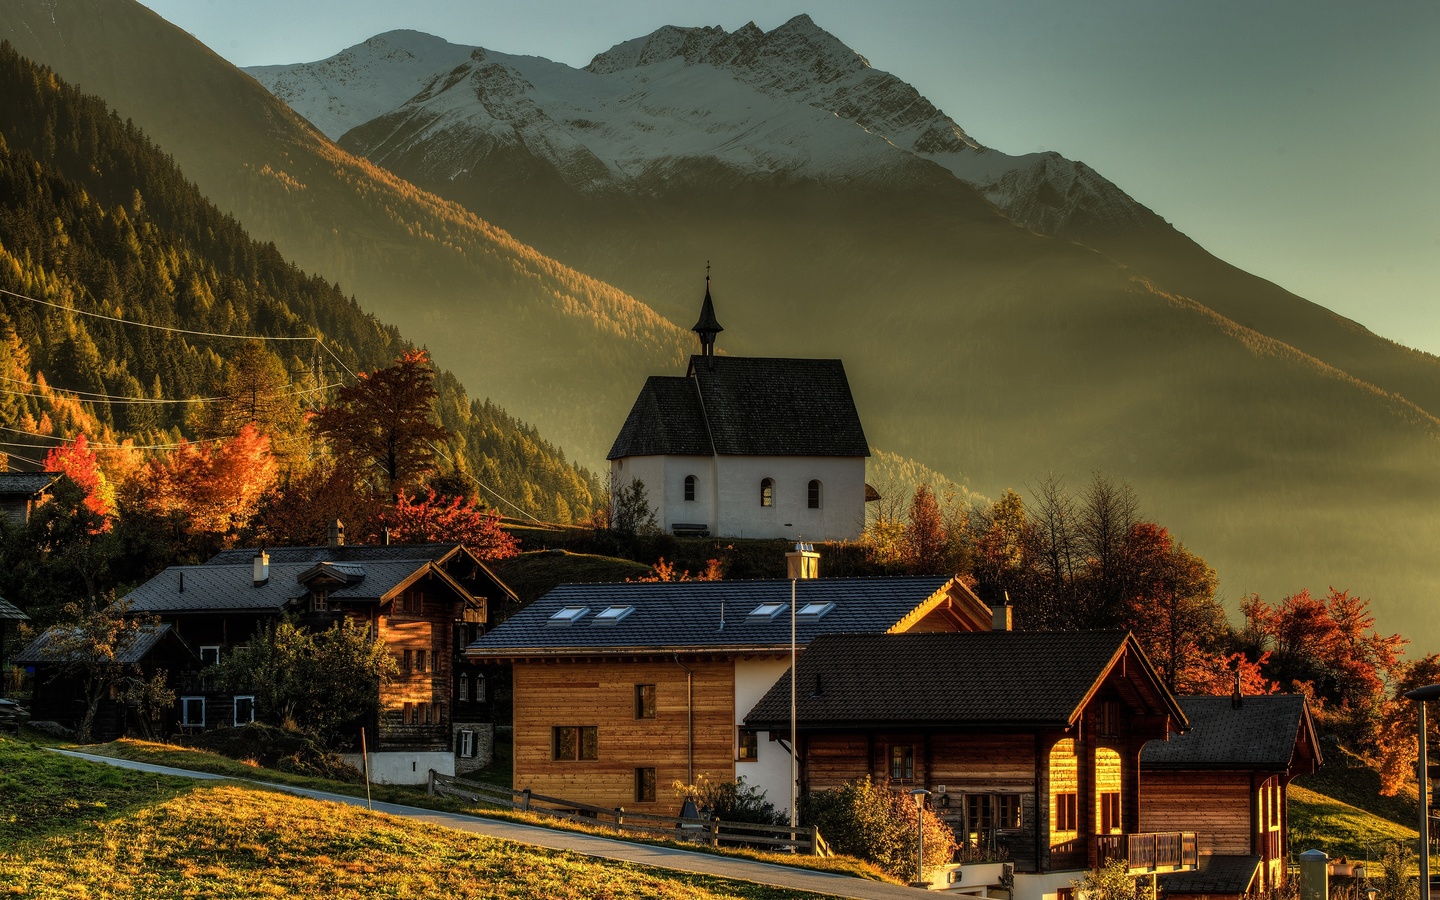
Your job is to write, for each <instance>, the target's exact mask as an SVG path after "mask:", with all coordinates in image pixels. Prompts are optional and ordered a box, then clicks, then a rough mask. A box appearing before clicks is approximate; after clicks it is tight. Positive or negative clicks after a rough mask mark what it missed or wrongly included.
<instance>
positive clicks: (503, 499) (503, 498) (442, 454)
mask: <svg viewBox="0 0 1440 900" xmlns="http://www.w3.org/2000/svg"><path fill="white" fill-rule="evenodd" d="M425 443H427V444H429V445H430V449H431V450H434V451H435V452H436V453H438V454H440V457H441V459H444V460H445V461H446V462H448V463H449V464H450V465H451V467H453V468H454V469H455V471H457V472H459V473H461V474H462V475H464V476H465V477H466V478H468V479H470V480H471V481H473V482H475V484H477V485H478V486H480V487H482V488H484V489H485V490H487V491H489V492H490V493H492V494H494V495H495V496H496V497H498V498H500V502H501V503H504V504H505V505H506V506H508V507H510V508H511V509H513V510H515V511H516V512H518V513H519V514H520V515H522V516H524V517H525V518H527V519H529V520H530V521H532V522H534V523H535V524H537V525H544V524H545V523H544V522H542V521H540V520H539V519H537V518H535V517H534V516H532V515H531V514H530V513H528V512H526V511H525V510H523V509H521V508H520V507H519V506H516V505H515V504H514V503H511V502H510V500H509V499H508V498H506V496H505V495H504V494H502V493H500V492H499V491H497V490H495V489H494V488H492V487H491V486H490V485H488V484H486V483H485V482H483V481H481V480H480V479H479V478H477V477H475V476H474V475H472V474H470V473H469V472H467V471H465V470H464V469H462V468H460V467H459V466H457V465H455V460H453V459H451V458H450V457H449V456H448V455H447V454H446V453H445V451H444V450H441V449H440V448H439V447H437V446H435V443H434V442H433V441H429V440H427V441H426V442H425Z"/></svg>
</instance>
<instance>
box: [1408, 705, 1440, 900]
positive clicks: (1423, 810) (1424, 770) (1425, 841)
mask: <svg viewBox="0 0 1440 900" xmlns="http://www.w3.org/2000/svg"><path fill="white" fill-rule="evenodd" d="M1405 699H1407V700H1414V701H1415V708H1416V709H1417V710H1418V711H1419V714H1420V771H1419V772H1418V773H1416V778H1417V780H1419V782H1420V900H1430V784H1429V779H1430V760H1429V752H1428V749H1427V748H1426V746H1425V703H1426V702H1427V701H1429V700H1440V684H1431V685H1427V686H1425V687H1422V688H1416V689H1415V690H1413V691H1410V692H1409V693H1408V694H1406V695H1405Z"/></svg>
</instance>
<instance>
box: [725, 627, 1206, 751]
mask: <svg viewBox="0 0 1440 900" xmlns="http://www.w3.org/2000/svg"><path fill="white" fill-rule="evenodd" d="M1122 660H1128V661H1130V664H1129V668H1128V671H1129V674H1130V675H1131V676H1132V677H1137V678H1139V679H1140V681H1141V682H1142V683H1144V684H1145V685H1146V692H1145V696H1144V697H1142V698H1141V699H1142V700H1143V702H1144V703H1145V705H1146V707H1147V712H1150V713H1152V714H1169V715H1170V716H1171V717H1172V720H1173V721H1174V722H1176V723H1177V724H1178V725H1180V726H1181V727H1183V726H1184V722H1185V717H1184V716H1183V715H1182V714H1181V712H1180V708H1179V706H1177V705H1176V704H1175V699H1174V697H1173V696H1172V695H1171V694H1170V693H1169V692H1168V691H1166V690H1165V688H1164V686H1163V685H1162V684H1161V683H1160V681H1159V679H1158V678H1156V677H1155V673H1154V670H1153V669H1151V668H1150V664H1149V663H1148V662H1146V661H1145V656H1144V654H1143V653H1142V652H1141V651H1140V648H1139V646H1138V645H1137V644H1136V643H1135V641H1134V639H1133V638H1131V637H1130V636H1129V635H1128V634H1125V633H1123V632H1116V631H1088V632H1086V631H1079V632H1020V631H982V632H972V633H963V632H962V633H945V632H941V633H934V632H930V633H918V634H917V633H911V634H883V635H877V634H868V635H859V634H830V635H825V636H822V637H818V638H816V639H815V640H814V641H813V642H812V643H811V644H810V646H809V648H808V649H807V650H806V651H805V654H804V655H803V656H801V657H800V659H799V661H798V663H797V665H798V667H799V677H798V680H797V682H796V684H797V687H798V690H797V706H798V713H799V727H801V728H803V729H821V728H826V729H828V728H852V727H859V728H863V727H900V726H907V727H908V726H941V727H953V728H981V727H996V726H1000V727H1015V728H1031V727H1045V728H1056V727H1060V728H1063V727H1066V726H1068V725H1070V724H1071V723H1073V722H1074V721H1075V719H1076V717H1077V716H1079V715H1080V713H1081V712H1082V711H1083V709H1084V706H1085V704H1086V703H1087V702H1088V701H1089V699H1090V698H1091V697H1092V696H1093V695H1094V693H1095V692H1096V691H1097V690H1098V689H1099V688H1100V686H1101V684H1102V682H1103V681H1104V679H1105V677H1106V675H1107V674H1108V673H1109V672H1110V671H1111V669H1112V667H1114V666H1115V665H1116V664H1117V663H1120V662H1121V661H1122ZM789 721H790V673H788V672H787V673H786V674H785V675H784V676H782V677H781V678H780V680H779V681H777V682H776V683H775V684H774V685H773V686H771V688H770V690H769V691H767V692H766V694H765V696H764V697H762V698H761V699H760V702H759V703H757V704H755V707H754V708H753V709H752V710H750V714H749V715H748V716H746V717H745V723H746V724H747V725H751V726H754V727H759V728H766V727H770V726H775V727H778V726H779V724H780V723H788V722H789Z"/></svg>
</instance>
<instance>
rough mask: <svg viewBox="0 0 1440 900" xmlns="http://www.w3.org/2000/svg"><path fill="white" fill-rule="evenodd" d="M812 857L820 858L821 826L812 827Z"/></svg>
mask: <svg viewBox="0 0 1440 900" xmlns="http://www.w3.org/2000/svg"><path fill="white" fill-rule="evenodd" d="M810 855H811V856H819V855H820V826H819V825H811V826H810Z"/></svg>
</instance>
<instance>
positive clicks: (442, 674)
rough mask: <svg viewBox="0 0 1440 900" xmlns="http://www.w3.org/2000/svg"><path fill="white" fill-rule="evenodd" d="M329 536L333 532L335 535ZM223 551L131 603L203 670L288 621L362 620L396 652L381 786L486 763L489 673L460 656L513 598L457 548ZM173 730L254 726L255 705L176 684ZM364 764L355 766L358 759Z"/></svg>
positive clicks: (152, 583)
mask: <svg viewBox="0 0 1440 900" xmlns="http://www.w3.org/2000/svg"><path fill="white" fill-rule="evenodd" d="M332 531H336V530H335V529H332ZM339 535H340V532H338V531H337V532H336V534H334V535H333V536H332V543H331V544H330V545H329V546H323V547H281V548H275V549H272V550H269V551H265V550H258V551H257V550H227V551H224V552H222V553H220V554H218V555H216V556H215V557H214V558H212V559H211V560H209V561H208V562H206V563H204V564H203V565H198V566H171V567H170V568H168V569H166V570H165V571H164V572H161V573H160V574H159V575H157V576H155V577H154V578H152V579H150V580H149V581H147V582H145V583H144V584H143V585H141V586H140V587H139V588H137V589H136V590H135V591H134V592H132V593H131V594H130V595H129V596H128V597H127V598H126V599H127V600H128V601H129V602H130V604H131V607H132V609H134V610H135V611H136V612H143V613H153V614H155V615H157V616H159V617H160V619H161V620H162V621H163V622H165V623H167V624H169V625H171V626H173V627H174V629H175V631H176V633H177V634H179V635H180V636H181V637H183V638H184V639H185V641H186V642H187V643H188V644H189V645H190V646H192V647H194V648H195V650H196V652H197V653H198V655H199V659H200V663H201V665H202V666H209V665H213V664H215V663H217V662H219V661H221V660H222V659H224V658H225V656H226V654H228V653H229V652H230V649H231V648H233V647H235V646H236V645H238V644H241V643H243V642H245V641H247V640H249V639H250V637H251V636H252V635H254V634H256V633H257V632H258V631H259V630H260V628H261V627H262V626H264V625H265V624H267V623H271V622H275V621H277V620H278V619H280V618H282V617H284V616H296V617H298V618H299V620H300V622H301V623H302V624H304V625H308V626H310V627H312V628H315V629H324V628H327V627H329V625H330V624H331V623H333V622H336V621H339V620H340V619H342V618H349V619H351V620H354V621H358V622H362V623H364V624H365V625H367V626H368V627H369V628H370V629H371V633H372V634H373V635H374V636H375V637H377V638H379V639H382V640H384V641H385V643H386V645H387V646H388V647H389V648H390V650H391V651H392V652H393V653H394V654H395V657H396V662H397V663H398V665H399V669H400V672H399V675H398V676H397V677H396V678H394V679H393V680H392V681H391V682H390V683H389V684H387V685H385V686H384V687H383V689H381V690H380V696H379V713H378V715H377V716H376V717H375V719H374V720H372V721H370V722H365V723H357V729H356V744H357V746H356V748H355V749H357V750H358V749H359V748H358V744H359V740H358V738H359V726H361V725H363V726H364V728H365V730H366V737H367V745H368V749H369V750H370V751H371V760H370V764H371V770H372V776H373V777H374V778H375V780H377V781H388V782H397V783H411V782H413V783H423V782H424V781H425V780H426V778H427V776H428V771H429V769H432V768H433V769H435V770H436V771H437V772H441V773H444V774H451V775H453V774H456V772H457V771H459V772H462V773H463V772H465V771H468V770H470V769H472V768H479V767H481V766H483V765H484V764H486V762H488V759H489V755H490V747H491V742H492V741H493V728H494V725H493V722H492V720H491V718H490V711H489V706H488V702H487V699H488V698H487V695H486V690H485V682H484V675H483V672H482V670H481V669H480V668H479V667H477V666H475V665H473V664H471V663H469V662H467V661H466V660H465V659H464V658H463V656H461V650H462V649H463V648H464V647H465V645H466V644H468V643H469V642H470V641H473V640H475V639H476V638H478V637H479V636H480V635H482V634H483V633H484V631H485V628H486V625H487V623H488V622H489V621H490V611H491V608H492V605H494V604H499V603H506V602H516V598H515V595H514V593H513V592H511V591H510V589H509V588H508V587H506V586H505V584H504V583H502V582H501V581H500V580H499V579H498V578H497V577H496V576H495V575H494V574H493V573H492V572H491V571H490V570H489V569H488V568H487V567H486V566H485V564H484V563H483V562H481V561H480V560H479V559H477V558H476V557H475V556H474V555H472V554H471V553H470V552H469V551H468V550H466V549H465V548H464V547H463V546H461V545H459V544H408V545H394V546H389V545H386V546H346V545H345V544H344V543H343V539H341V538H340V536H339ZM176 688H177V693H178V694H179V702H178V709H177V721H176V725H177V727H179V728H180V729H182V730H200V729H206V728H214V727H218V726H226V725H239V724H244V723H245V722H248V721H251V720H252V719H253V716H254V702H253V698H252V697H249V696H248V695H245V694H244V693H243V692H242V693H230V692H224V691H220V690H219V689H218V687H217V686H216V685H215V684H213V683H212V681H211V680H210V679H208V678H206V677H205V676H204V675H203V673H201V672H192V673H189V674H187V675H184V676H182V677H181V678H180V679H178V682H177V685H176ZM357 761H358V759H357Z"/></svg>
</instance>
